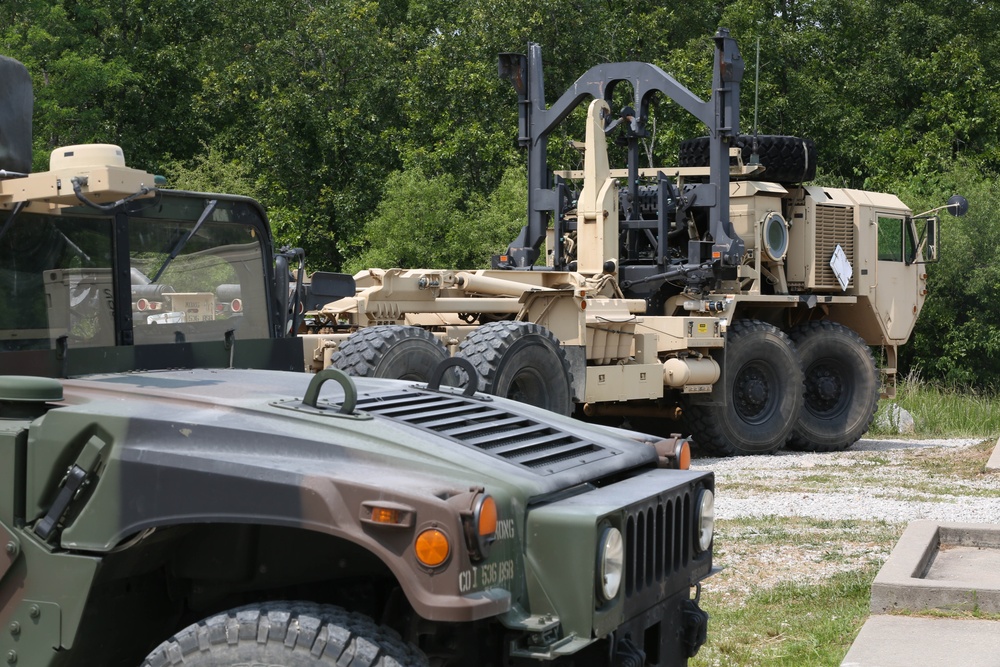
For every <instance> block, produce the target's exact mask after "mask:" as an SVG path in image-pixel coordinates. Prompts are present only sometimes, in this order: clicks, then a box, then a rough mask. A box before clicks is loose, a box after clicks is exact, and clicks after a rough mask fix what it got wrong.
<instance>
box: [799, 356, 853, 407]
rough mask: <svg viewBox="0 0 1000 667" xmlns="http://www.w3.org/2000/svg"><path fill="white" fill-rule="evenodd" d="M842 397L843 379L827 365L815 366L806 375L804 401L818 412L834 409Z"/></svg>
mask: <svg viewBox="0 0 1000 667" xmlns="http://www.w3.org/2000/svg"><path fill="white" fill-rule="evenodd" d="M843 398H844V380H843V378H842V377H841V374H840V373H839V372H837V371H836V370H835V369H832V368H830V367H829V366H815V367H813V368H812V369H810V371H809V373H808V374H807V376H806V402H807V403H808V404H809V406H810V407H811V408H812V409H813V410H815V411H817V412H819V413H825V412H830V411H832V410H835V409H836V408H837V406H838V405H839V404H840V402H841V401H842V400H843Z"/></svg>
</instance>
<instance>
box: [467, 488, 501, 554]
mask: <svg viewBox="0 0 1000 667" xmlns="http://www.w3.org/2000/svg"><path fill="white" fill-rule="evenodd" d="M497 521H498V517H497V503H496V501H495V500H493V497H492V496H489V495H486V494H480V495H478V496H476V499H475V501H474V502H473V504H472V514H471V516H469V515H467V519H466V520H465V521H464V523H465V540H466V542H467V544H468V546H469V554H470V555H471V556H472V560H474V561H481V560H486V559H487V558H489V556H490V548H491V547H492V546H493V543H494V542H495V541H496V539H497Z"/></svg>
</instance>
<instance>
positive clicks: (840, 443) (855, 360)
mask: <svg viewBox="0 0 1000 667" xmlns="http://www.w3.org/2000/svg"><path fill="white" fill-rule="evenodd" d="M789 335H790V336H791V338H792V340H793V341H795V348H796V350H797V352H798V355H799V359H800V360H801V361H802V371H803V372H804V373H805V394H804V400H803V403H802V410H801V411H800V412H799V418H798V419H797V420H796V422H795V428H794V429H793V430H792V435H791V438H790V439H789V441H788V448H789V449H797V450H803V451H810V452H836V451H841V450H844V449H847V448H848V447H850V446H851V445H853V444H854V443H855V442H857V441H858V439H859V438H861V436H862V435H864V434H865V432H867V431H868V429H869V428H870V427H871V424H872V420H873V419H874V418H875V410H876V409H877V408H878V398H879V379H878V369H877V368H876V366H875V357H873V356H872V351H871V348H870V347H868V344H867V343H866V342H865V341H864V340H863V339H862V338H861V336H859V335H858V334H856V333H855V332H854V331H852V330H851V329H849V328H848V327H846V326H844V325H843V324H839V323H837V322H828V321H826V320H823V321H819V322H809V323H808V324H804V325H802V326H800V327H796V328H795V329H793V330H792V331H791V332H790V333H789Z"/></svg>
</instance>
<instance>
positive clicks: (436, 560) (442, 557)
mask: <svg viewBox="0 0 1000 667" xmlns="http://www.w3.org/2000/svg"><path fill="white" fill-rule="evenodd" d="M413 550H414V552H415V553H416V556H417V560H419V561H420V562H421V563H422V564H423V565H426V566H427V567H437V566H438V565H441V564H442V563H444V562H445V561H446V560H448V554H450V553H451V544H449V543H448V536H447V535H445V534H444V533H443V532H441V531H440V530H438V529H437V528H428V529H427V530H425V531H423V532H422V533H420V535H418V536H417V541H416V542H415V543H414V545H413Z"/></svg>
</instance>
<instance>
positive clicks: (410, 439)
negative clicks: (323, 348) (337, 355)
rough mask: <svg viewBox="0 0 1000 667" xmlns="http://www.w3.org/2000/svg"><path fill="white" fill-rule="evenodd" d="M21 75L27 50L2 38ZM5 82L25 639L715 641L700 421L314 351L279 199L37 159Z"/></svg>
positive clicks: (5, 509) (106, 645)
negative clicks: (320, 356) (625, 411)
mask: <svg viewBox="0 0 1000 667" xmlns="http://www.w3.org/2000/svg"><path fill="white" fill-rule="evenodd" d="M0 80H3V81H7V82H11V81H13V82H18V81H27V74H26V72H25V71H24V68H23V67H21V66H20V65H19V64H17V63H15V62H13V61H10V60H8V59H0ZM12 90H13V91H14V92H13V95H12V96H11V95H8V99H7V100H0V292H2V297H0V547H2V551H0V656H2V657H3V659H4V660H6V663H7V664H8V665H30V666H31V667H46V666H68V665H71V666H72V667H89V666H94V667H98V666H100V667H116V666H123V667H139V666H142V667H160V666H163V665H194V666H205V665H213V666H215V665H245V664H254V665H258V664H259V665H287V666H292V665H294V666H299V667H301V666H307V667H315V666H318V665H348V664H349V665H368V666H380V667H389V666H397V665H402V666H408V665H431V664H433V665H440V666H449V665H451V666H459V665H464V666H467V665H485V666H497V667H499V666H500V665H504V666H515V665H537V664H542V663H544V664H553V665H564V666H566V665H575V666H582V665H588V666H590V665H593V666H604V665H607V666H621V667H625V666H630V665H663V666H665V665H683V664H685V663H686V661H687V658H688V657H689V656H691V655H693V654H694V653H695V652H696V651H697V650H698V648H699V646H700V645H701V644H702V643H703V642H704V641H705V638H706V628H707V615H706V614H705V613H704V612H703V611H702V610H701V609H700V608H699V606H698V600H697V598H698V595H697V591H698V590H699V586H700V583H699V582H700V581H701V580H702V579H704V578H705V577H706V576H708V575H709V574H710V573H711V571H712V538H713V520H714V515H713V506H714V505H713V503H714V495H713V493H714V481H713V476H712V474H711V473H708V472H692V471H686V470H676V469H673V468H675V467H677V466H676V464H677V463H678V462H679V461H680V460H681V459H683V458H684V457H685V456H686V450H685V446H686V443H685V442H683V441H680V440H677V439H666V440H658V439H655V438H652V437H649V436H645V435H642V434H638V433H630V432H625V431H615V430H610V429H605V428H602V427H599V426H595V425H588V424H585V423H582V422H579V421H574V420H571V419H569V418H565V417H562V416H558V415H554V414H552V413H551V412H547V411H543V410H541V409H538V408H535V407H532V406H528V405H525V404H522V403H515V402H513V401H509V400H506V399H503V398H499V397H494V396H487V395H484V394H479V393H475V392H474V391H473V390H472V389H471V388H457V387H450V386H445V385H443V383H442V381H441V379H442V377H446V374H447V373H450V372H451V370H450V369H448V368H447V365H448V364H451V365H456V364H457V365H459V366H461V367H462V368H463V369H464V370H465V372H466V373H467V374H469V375H474V374H475V371H474V369H473V368H472V367H471V365H465V366H462V362H461V361H448V362H446V365H445V366H443V367H442V368H441V369H440V372H439V373H438V377H436V378H432V380H431V382H428V383H426V384H424V383H422V382H421V383H415V382H412V381H405V380H384V379H360V378H359V379H356V380H353V379H351V378H349V377H347V376H346V375H344V374H343V373H341V372H340V371H337V370H333V369H329V370H323V371H321V372H319V373H316V374H314V375H310V374H306V373H303V372H301V368H302V351H301V350H302V343H301V341H298V340H296V339H295V338H294V336H293V335H292V334H291V333H290V332H294V331H295V330H296V328H297V327H296V322H295V315H296V313H297V312H298V307H297V305H298V301H300V300H303V299H304V298H305V297H304V296H303V295H302V293H301V291H300V288H299V287H298V285H299V282H298V281H297V280H295V279H294V278H290V275H291V274H293V273H295V271H296V262H297V261H298V262H299V266H301V257H300V256H299V255H297V254H296V253H294V252H278V251H276V250H275V249H274V244H273V238H272V236H271V232H270V228H269V226H268V223H267V217H266V215H265V212H264V211H263V210H262V208H261V207H260V206H259V205H258V204H256V203H255V202H253V201H252V200H249V199H245V198H241V197H234V196H226V195H220V194H207V193H191V192H177V191H170V190H167V189H163V188H161V187H159V185H157V183H156V182H155V179H154V177H153V175H151V174H149V173H146V172H143V171H140V170H135V169H131V168H129V167H127V166H126V164H125V160H124V157H123V155H122V152H121V149H119V148H117V147H114V146H75V147H68V148H60V149H57V150H56V151H54V152H53V154H52V159H51V164H50V168H49V170H48V171H45V172H40V173H28V169H27V166H30V163H31V160H30V154H29V155H28V156H25V154H24V149H23V142H20V141H15V140H13V139H12V138H16V137H23V136H24V135H25V134H26V133H27V134H29V135H30V125H28V123H29V122H30V116H29V117H27V118H26V117H25V113H24V109H25V108H27V109H29V110H30V103H29V104H27V105H25V104H23V102H24V98H25V97H27V98H28V99H29V101H30V90H29V89H26V88H25V87H24V86H21V87H19V88H18V87H16V86H15V87H13V88H12ZM26 90H27V92H26ZM9 92H10V91H8V93H9ZM18 96H20V97H18ZM10 97H14V98H17V99H14V100H13V102H12V100H11V99H10ZM18 110H20V112H19V111H18ZM29 113H30V111H29ZM26 125H28V129H26V127H25V126H26ZM28 150H29V152H30V141H29V142H28ZM26 165H27V166H26ZM320 282H322V281H320ZM329 282H331V283H332V286H330V285H328V288H329V289H330V290H331V292H335V291H336V289H337V288H336V285H335V283H336V282H337V281H335V280H331V281H329ZM313 286H314V287H315V286H316V282H315V281H314V283H313ZM350 293H353V286H351V289H350ZM330 295H331V294H329V293H328V294H326V295H325V296H326V297H329V296H330ZM465 363H466V364H467V363H468V362H465ZM474 386H475V384H474V383H471V384H470V387H474Z"/></svg>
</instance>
